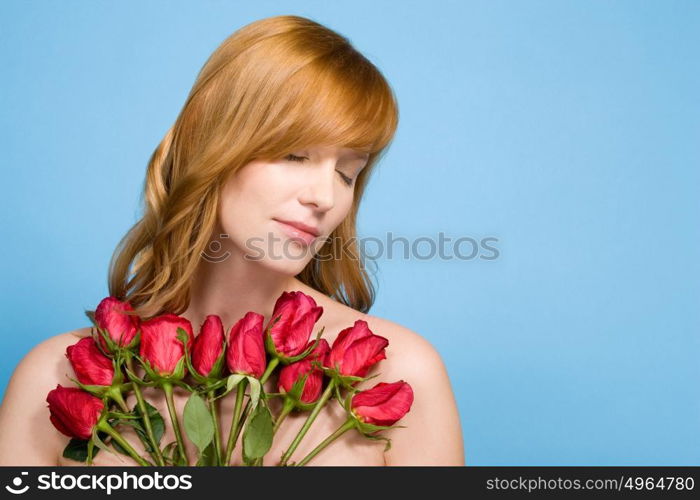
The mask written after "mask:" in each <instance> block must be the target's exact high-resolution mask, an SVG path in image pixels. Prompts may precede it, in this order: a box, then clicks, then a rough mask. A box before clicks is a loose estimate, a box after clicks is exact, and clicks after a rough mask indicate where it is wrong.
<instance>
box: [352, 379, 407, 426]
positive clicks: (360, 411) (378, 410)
mask: <svg viewBox="0 0 700 500" xmlns="http://www.w3.org/2000/svg"><path fill="white" fill-rule="evenodd" d="M412 404H413V389H411V386H410V385H408V383H406V382H404V381H403V380H399V381H398V382H394V383H391V384H387V383H384V382H380V383H378V384H377V385H375V386H374V387H372V388H371V389H368V390H366V391H361V392H358V393H357V394H355V395H354V396H353V398H352V403H351V406H352V412H353V413H354V414H355V416H356V417H357V418H358V420H361V421H362V422H366V423H368V424H373V425H385V426H391V425H394V424H395V423H396V422H398V421H399V420H401V419H402V418H403V416H404V415H406V413H408V411H409V410H410V409H411V405H412Z"/></svg>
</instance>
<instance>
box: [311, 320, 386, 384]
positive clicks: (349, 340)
mask: <svg viewBox="0 0 700 500" xmlns="http://www.w3.org/2000/svg"><path fill="white" fill-rule="evenodd" d="M387 345H389V341H388V340H387V339H386V338H384V337H380V336H379V335H375V334H374V333H372V331H371V330H370V329H369V325H368V324H367V322H366V321H364V320H361V319H358V320H357V321H355V324H354V325H353V326H351V327H348V328H346V329H344V330H342V331H341V332H340V333H339V334H338V336H337V337H336V339H335V341H334V342H333V347H331V350H330V352H329V353H328V355H327V356H326V362H325V363H324V365H325V366H327V367H328V368H332V369H337V370H338V372H339V373H340V374H341V375H348V376H353V377H364V376H365V375H366V374H367V372H368V371H369V369H370V368H371V367H372V365H374V364H375V363H377V362H379V361H381V360H382V359H385V358H386V354H385V352H384V350H385V348H386V346H387Z"/></svg>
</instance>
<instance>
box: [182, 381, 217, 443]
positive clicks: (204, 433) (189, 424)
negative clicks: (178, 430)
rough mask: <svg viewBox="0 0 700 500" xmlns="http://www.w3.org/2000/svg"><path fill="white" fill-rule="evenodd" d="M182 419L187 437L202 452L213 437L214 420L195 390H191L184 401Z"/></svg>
mask: <svg viewBox="0 0 700 500" xmlns="http://www.w3.org/2000/svg"><path fill="white" fill-rule="evenodd" d="M184 421H185V432H186V433H187V437H189V438H190V440H191V441H192V442H193V443H194V444H195V446H196V447H197V448H198V449H199V452H200V453H204V450H205V448H206V447H207V445H209V443H211V440H212V439H213V437H214V421H213V419H212V417H211V413H209V408H207V404H206V403H205V402H204V400H203V399H202V398H201V397H200V396H199V394H197V393H196V392H193V393H192V395H191V396H190V397H189V399H188V400H187V403H185V412H184Z"/></svg>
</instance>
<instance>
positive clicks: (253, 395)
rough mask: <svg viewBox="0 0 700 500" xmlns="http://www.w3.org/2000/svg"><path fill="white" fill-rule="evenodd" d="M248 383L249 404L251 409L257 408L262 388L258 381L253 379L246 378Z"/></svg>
mask: <svg viewBox="0 0 700 500" xmlns="http://www.w3.org/2000/svg"><path fill="white" fill-rule="evenodd" d="M248 383H250V404H251V405H252V406H251V409H253V410H254V409H255V408H257V406H258V401H259V400H260V390H261V388H262V386H261V384H260V381H259V380H258V379H256V378H255V377H248Z"/></svg>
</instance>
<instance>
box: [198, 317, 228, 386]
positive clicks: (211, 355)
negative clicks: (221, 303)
mask: <svg viewBox="0 0 700 500" xmlns="http://www.w3.org/2000/svg"><path fill="white" fill-rule="evenodd" d="M223 352H224V325H223V324H222V323H221V318H220V317H219V316H217V315H216V314H210V315H209V316H207V317H206V318H205V320H204V323H203V324H202V327H201V328H200V330H199V335H197V336H196V337H195V338H194V342H193V344H192V368H194V370H195V371H196V372H197V373H198V374H199V375H201V376H202V377H209V376H218V373H212V370H213V369H214V365H215V364H216V361H217V359H219V356H221V354H222V353H223ZM220 366H221V363H219V370H217V371H219V372H220V371H221V370H220Z"/></svg>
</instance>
